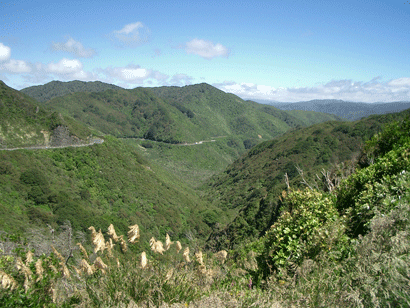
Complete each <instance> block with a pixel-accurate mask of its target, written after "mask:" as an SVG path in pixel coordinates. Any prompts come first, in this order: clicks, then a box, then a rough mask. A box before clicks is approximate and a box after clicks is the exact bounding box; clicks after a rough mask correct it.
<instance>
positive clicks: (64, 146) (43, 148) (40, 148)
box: [0, 139, 104, 151]
mask: <svg viewBox="0 0 410 308" xmlns="http://www.w3.org/2000/svg"><path fill="white" fill-rule="evenodd" d="M103 142H104V139H93V140H92V141H91V142H90V143H86V144H72V145H62V146H46V145H42V146H31V147H20V148H7V149H2V148H0V150H2V151H15V150H46V149H47V150H48V149H62V148H81V147H88V146H90V145H93V144H101V143H103Z"/></svg>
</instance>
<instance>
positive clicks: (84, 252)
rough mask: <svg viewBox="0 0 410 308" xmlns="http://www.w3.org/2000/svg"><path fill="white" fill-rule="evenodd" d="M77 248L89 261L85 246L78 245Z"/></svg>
mask: <svg viewBox="0 0 410 308" xmlns="http://www.w3.org/2000/svg"><path fill="white" fill-rule="evenodd" d="M77 246H78V247H79V248H80V250H81V253H82V254H83V256H84V257H85V258H86V259H88V254H87V250H85V248H84V246H83V245H81V243H77Z"/></svg>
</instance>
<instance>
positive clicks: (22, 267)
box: [16, 257, 33, 279]
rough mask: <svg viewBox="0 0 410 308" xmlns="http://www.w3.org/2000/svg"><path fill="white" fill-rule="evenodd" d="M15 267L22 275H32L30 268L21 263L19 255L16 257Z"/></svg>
mask: <svg viewBox="0 0 410 308" xmlns="http://www.w3.org/2000/svg"><path fill="white" fill-rule="evenodd" d="M16 267H17V269H18V270H19V271H20V272H22V273H23V274H24V276H26V277H29V278H30V279H31V275H33V273H32V271H31V270H30V268H29V267H28V266H27V265H25V264H24V263H23V261H22V260H21V258H20V257H18V258H17V261H16Z"/></svg>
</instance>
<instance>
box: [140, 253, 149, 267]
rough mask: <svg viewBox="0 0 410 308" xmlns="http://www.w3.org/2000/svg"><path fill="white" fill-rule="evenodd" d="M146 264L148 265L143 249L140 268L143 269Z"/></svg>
mask: <svg viewBox="0 0 410 308" xmlns="http://www.w3.org/2000/svg"><path fill="white" fill-rule="evenodd" d="M147 265H148V261H147V254H146V253H145V251H143V252H142V253H141V268H142V269H145V268H146V267H147Z"/></svg>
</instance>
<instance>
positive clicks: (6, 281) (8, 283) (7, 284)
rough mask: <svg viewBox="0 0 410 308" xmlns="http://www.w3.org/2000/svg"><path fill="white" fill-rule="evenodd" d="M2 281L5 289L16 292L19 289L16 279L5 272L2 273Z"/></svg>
mask: <svg viewBox="0 0 410 308" xmlns="http://www.w3.org/2000/svg"><path fill="white" fill-rule="evenodd" d="M0 281H1V287H2V288H3V289H9V288H10V290H14V289H15V288H17V282H16V281H15V280H14V278H13V277H11V276H10V275H8V274H6V273H5V272H3V271H0Z"/></svg>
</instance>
